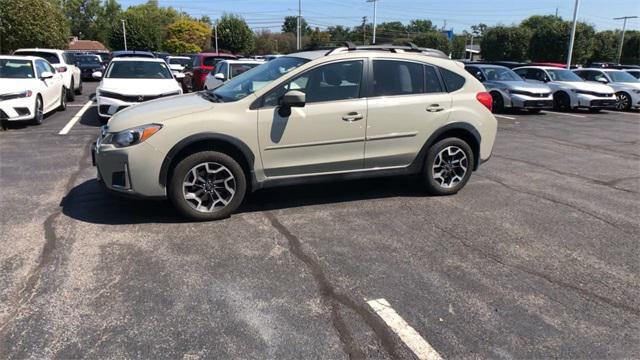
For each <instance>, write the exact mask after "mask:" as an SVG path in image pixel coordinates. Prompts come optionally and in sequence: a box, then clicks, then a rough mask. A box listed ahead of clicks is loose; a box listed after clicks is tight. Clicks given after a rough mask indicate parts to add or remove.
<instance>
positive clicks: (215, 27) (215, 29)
mask: <svg viewBox="0 0 640 360" xmlns="http://www.w3.org/2000/svg"><path fill="white" fill-rule="evenodd" d="M213 31H214V32H215V35H216V54H217V53H218V20H216V24H215V25H214V28H213Z"/></svg>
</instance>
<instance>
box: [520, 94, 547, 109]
mask: <svg viewBox="0 0 640 360" xmlns="http://www.w3.org/2000/svg"><path fill="white" fill-rule="evenodd" d="M510 100H511V107H514V108H521V109H550V108H552V107H553V96H551V95H549V96H546V97H533V96H527V95H521V94H511V95H510Z"/></svg>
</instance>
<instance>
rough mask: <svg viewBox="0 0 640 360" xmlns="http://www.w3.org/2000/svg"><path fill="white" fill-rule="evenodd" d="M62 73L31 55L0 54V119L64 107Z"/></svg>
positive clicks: (36, 118)
mask: <svg viewBox="0 0 640 360" xmlns="http://www.w3.org/2000/svg"><path fill="white" fill-rule="evenodd" d="M66 91H67V90H66V88H65V86H64V83H63V79H62V75H61V74H60V73H57V72H56V70H55V69H54V68H53V66H52V65H51V64H49V63H48V62H47V61H46V60H44V59H42V58H39V57H33V56H11V55H4V56H2V55H0V120H2V121H19V120H31V121H33V122H34V123H35V124H41V123H42V120H43V118H44V114H46V113H48V112H50V111H53V110H55V109H60V110H64V109H66V107H67V98H66Z"/></svg>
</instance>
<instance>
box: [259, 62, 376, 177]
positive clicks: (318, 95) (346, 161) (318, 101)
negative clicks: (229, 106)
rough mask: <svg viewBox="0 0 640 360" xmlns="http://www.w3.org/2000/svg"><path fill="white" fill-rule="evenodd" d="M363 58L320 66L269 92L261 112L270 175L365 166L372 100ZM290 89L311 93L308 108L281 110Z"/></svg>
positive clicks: (262, 143)
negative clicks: (369, 101) (285, 112)
mask: <svg viewBox="0 0 640 360" xmlns="http://www.w3.org/2000/svg"><path fill="white" fill-rule="evenodd" d="M364 67H365V62H364V60H363V59H357V60H353V59H350V60H343V61H336V62H332V63H329V64H323V65H319V66H317V67H315V68H313V69H310V70H308V71H306V72H304V73H303V74H300V75H298V76H296V77H295V78H293V79H292V80H288V81H286V82H284V83H282V84H280V85H278V86H277V87H276V88H274V89H273V90H271V91H270V92H269V93H267V94H266V95H265V96H264V98H263V104H262V108H260V109H259V110H258V140H259V143H260V153H261V156H262V165H263V167H264V169H265V175H266V176H268V177H277V176H293V175H310V174H321V173H330V172H339V171H349V170H359V169H362V166H363V159H364V136H365V126H366V120H367V101H366V100H365V99H364V98H362V96H361V95H362V90H363V73H364ZM290 90H298V91H302V92H304V93H305V95H306V103H305V105H304V107H293V108H291V114H290V115H289V116H282V115H280V114H279V111H278V109H279V107H278V105H279V102H280V100H281V98H282V96H283V95H284V94H285V93H286V92H287V91H290Z"/></svg>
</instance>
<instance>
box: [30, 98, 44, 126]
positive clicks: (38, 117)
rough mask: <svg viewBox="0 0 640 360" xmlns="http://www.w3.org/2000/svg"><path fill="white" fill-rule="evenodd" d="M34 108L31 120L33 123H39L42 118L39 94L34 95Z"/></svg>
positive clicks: (42, 109)
mask: <svg viewBox="0 0 640 360" xmlns="http://www.w3.org/2000/svg"><path fill="white" fill-rule="evenodd" d="M34 109H35V113H34V115H33V120H32V121H31V122H32V123H33V124H34V125H41V124H42V120H44V103H43V102H42V97H41V96H40V95H38V96H36V106H35V107H34Z"/></svg>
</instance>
